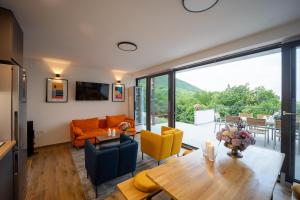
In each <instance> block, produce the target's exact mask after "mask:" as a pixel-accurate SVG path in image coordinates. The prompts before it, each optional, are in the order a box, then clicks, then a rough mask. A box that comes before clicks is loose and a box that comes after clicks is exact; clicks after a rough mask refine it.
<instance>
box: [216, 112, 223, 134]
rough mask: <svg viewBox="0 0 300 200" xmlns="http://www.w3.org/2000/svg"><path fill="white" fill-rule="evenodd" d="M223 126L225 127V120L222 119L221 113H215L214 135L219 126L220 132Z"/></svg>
mask: <svg viewBox="0 0 300 200" xmlns="http://www.w3.org/2000/svg"><path fill="white" fill-rule="evenodd" d="M222 125H225V120H224V119H222V117H221V116H220V113H215V128H214V133H215V132H216V128H217V126H219V128H218V131H220V130H221V126H222Z"/></svg>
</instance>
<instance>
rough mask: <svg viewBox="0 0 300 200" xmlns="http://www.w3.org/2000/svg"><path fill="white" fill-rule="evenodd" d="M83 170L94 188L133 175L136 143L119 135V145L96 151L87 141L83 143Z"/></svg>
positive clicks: (136, 149)
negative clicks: (120, 177) (84, 169)
mask: <svg viewBox="0 0 300 200" xmlns="http://www.w3.org/2000/svg"><path fill="white" fill-rule="evenodd" d="M84 151H85V168H86V171H87V175H88V177H90V179H91V182H92V184H93V185H94V186H95V191H96V197H97V186H98V185H99V184H101V183H104V182H106V181H109V180H112V179H114V178H116V177H118V176H122V175H125V174H127V173H132V175H133V173H134V171H135V170H136V160H137V151H138V143H137V142H136V141H135V140H133V139H131V138H130V137H128V136H126V135H121V137H120V144H118V145H111V146H106V147H104V148H101V149H100V150H99V149H96V148H95V146H94V145H93V144H91V143H90V141H89V140H86V141H85V148H84Z"/></svg>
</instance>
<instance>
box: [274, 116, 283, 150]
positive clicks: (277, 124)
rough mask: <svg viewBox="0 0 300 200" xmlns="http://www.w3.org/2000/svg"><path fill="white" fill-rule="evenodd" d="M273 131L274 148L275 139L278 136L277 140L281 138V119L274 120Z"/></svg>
mask: <svg viewBox="0 0 300 200" xmlns="http://www.w3.org/2000/svg"><path fill="white" fill-rule="evenodd" d="M274 131H275V133H274V145H273V149H275V147H276V140H277V137H278V141H280V140H281V120H276V121H275V129H274Z"/></svg>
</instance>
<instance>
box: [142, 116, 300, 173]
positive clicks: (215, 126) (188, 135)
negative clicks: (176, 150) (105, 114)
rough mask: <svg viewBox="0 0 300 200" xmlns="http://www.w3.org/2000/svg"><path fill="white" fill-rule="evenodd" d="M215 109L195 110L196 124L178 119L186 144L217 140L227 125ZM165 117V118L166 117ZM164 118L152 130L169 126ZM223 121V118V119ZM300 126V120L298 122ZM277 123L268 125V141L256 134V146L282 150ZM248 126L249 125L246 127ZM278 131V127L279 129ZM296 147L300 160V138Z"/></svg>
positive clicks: (192, 144)
mask: <svg viewBox="0 0 300 200" xmlns="http://www.w3.org/2000/svg"><path fill="white" fill-rule="evenodd" d="M214 116H215V113H214V110H203V111H195V116H194V117H195V121H194V124H191V123H186V122H179V121H176V128H178V129H181V130H183V131H184V136H183V143H184V145H188V146H192V147H196V148H201V144H202V143H203V142H204V141H206V140H207V139H209V140H211V141H216V133H217V132H218V131H219V130H220V129H221V128H223V127H225V122H222V123H220V121H219V120H215V117H214ZM164 119H165V118H164ZM164 119H159V118H156V119H155V120H153V122H155V123H152V125H151V131H153V132H156V133H159V132H160V127H161V126H168V123H166V122H162V121H165V120H164ZM221 121H222V120H221ZM297 124H298V127H299V125H300V122H298V123H297ZM274 126H275V125H273V126H270V125H268V126H266V134H267V137H266V141H265V137H264V135H263V134H256V135H255V139H256V144H255V146H258V147H261V148H267V149H270V150H273V151H279V152H280V151H281V150H280V149H281V140H280V138H279V137H276V142H275V137H274V133H275V127H274ZM246 128H247V127H246ZM138 129H145V127H144V126H142V125H140V126H138ZM277 133H278V129H277ZM298 134H299V128H298V129H297V133H296V135H298ZM272 135H273V136H272ZM295 148H296V160H300V140H296V141H295ZM296 169H299V170H296V174H295V176H296V177H300V163H299V162H297V163H296Z"/></svg>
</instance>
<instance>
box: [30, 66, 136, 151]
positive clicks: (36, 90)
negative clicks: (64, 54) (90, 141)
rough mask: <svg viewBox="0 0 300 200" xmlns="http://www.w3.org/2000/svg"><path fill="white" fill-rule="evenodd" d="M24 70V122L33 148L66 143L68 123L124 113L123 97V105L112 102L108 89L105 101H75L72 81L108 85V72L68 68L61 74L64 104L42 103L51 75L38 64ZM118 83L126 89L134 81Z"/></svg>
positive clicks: (128, 78)
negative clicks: (64, 85) (66, 95)
mask: <svg viewBox="0 0 300 200" xmlns="http://www.w3.org/2000/svg"><path fill="white" fill-rule="evenodd" d="M25 66H26V68H27V69H26V70H27V75H28V84H27V88H28V92H27V120H33V121H34V128H35V131H36V138H35V142H36V146H45V145H51V144H56V143H63V142H67V141H70V134H69V123H70V121H71V120H72V119H82V118H91V117H99V118H102V117H105V116H106V115H114V114H127V113H128V104H127V97H128V96H127V93H126V96H125V99H126V101H125V102H124V103H123V102H112V101H111V86H110V95H109V101H93V102H89V101H75V82H76V81H87V82H100V83H109V84H111V83H113V82H115V80H116V79H115V76H114V74H113V73H112V71H111V70H100V69H92V68H87V67H84V66H82V67H72V64H71V65H70V66H68V67H66V69H65V70H64V72H63V73H62V78H65V79H68V81H69V100H68V103H46V102H45V98H46V96H45V95H46V78H49V77H53V75H54V73H53V72H52V70H51V69H50V67H48V66H47V65H46V64H45V63H43V62H42V61H37V60H27V61H26V62H25ZM122 83H124V84H125V86H126V87H128V86H133V85H134V79H132V78H131V76H129V75H127V76H124V77H123V78H122ZM126 92H127V90H126Z"/></svg>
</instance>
